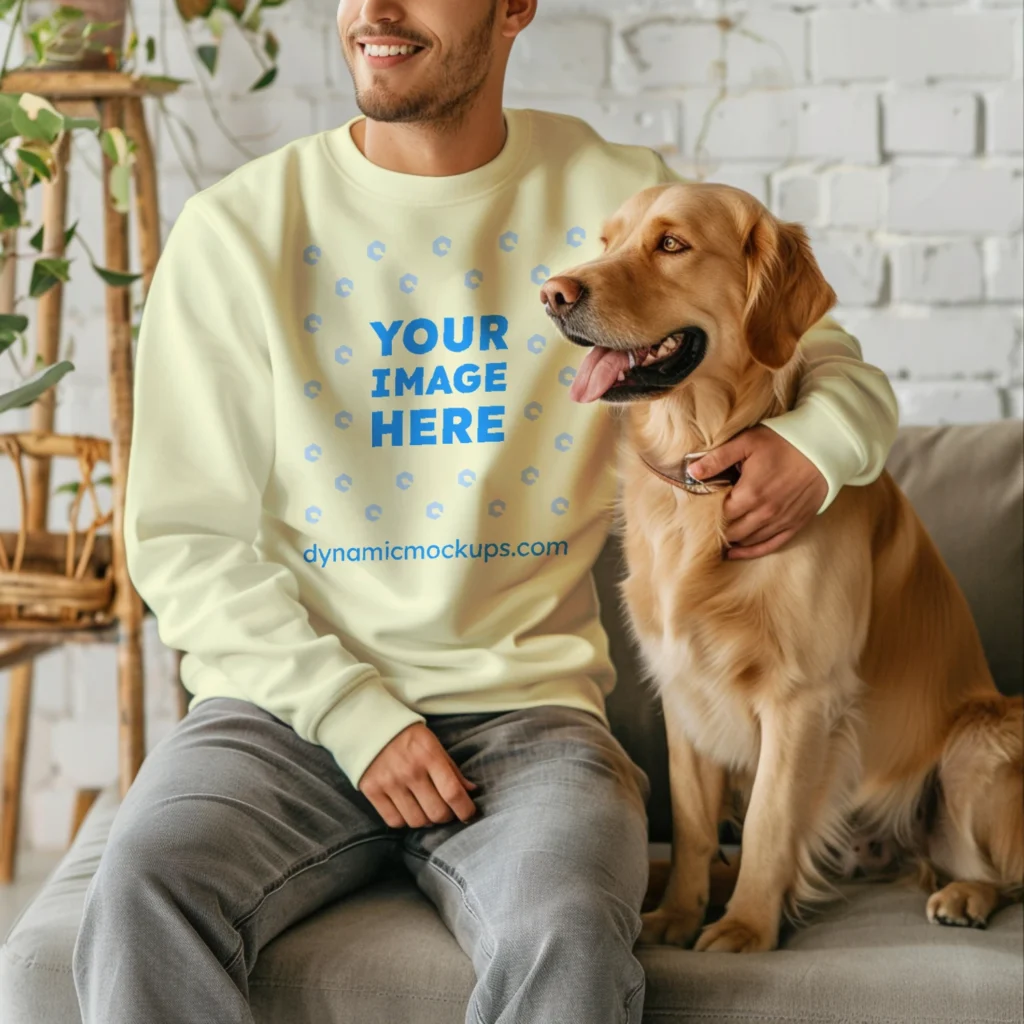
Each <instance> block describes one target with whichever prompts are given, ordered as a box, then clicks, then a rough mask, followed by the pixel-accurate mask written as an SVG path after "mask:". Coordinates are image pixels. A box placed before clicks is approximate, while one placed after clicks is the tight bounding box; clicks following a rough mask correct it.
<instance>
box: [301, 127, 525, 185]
mask: <svg viewBox="0 0 1024 1024" xmlns="http://www.w3.org/2000/svg"><path fill="white" fill-rule="evenodd" d="M503 113H504V115H505V126H506V136H505V144H504V146H502V148H501V152H499V153H498V155H497V156H496V157H494V159H493V160H490V161H488V162H487V163H486V164H483V165H482V166H481V167H475V168H473V170H471V171H465V172H464V173H462V174H451V175H445V176H440V177H438V176H431V175H422V174H402V173H400V172H398V171H390V170H387V169H386V168H384V167H380V166H378V165H377V164H375V163H373V162H372V161H370V160H368V159H367V158H366V156H364V154H363V153H362V152H361V151H360V149H359V147H358V146H357V145H356V143H355V140H354V139H353V138H352V126H353V125H354V124H356V122H358V121H361V120H363V119H364V118H363V116H362V115H359V116H358V117H354V118H352V119H351V120H350V121H348V122H346V123H345V124H343V125H341V126H340V127H338V128H334V129H331V130H329V131H326V132H324V133H323V134H322V135H321V138H322V140H323V143H324V145H325V146H326V148H327V152H328V154H329V156H330V158H331V160H332V161H333V163H334V164H335V166H336V167H337V168H338V170H339V171H340V172H341V173H342V174H343V175H344V176H345V177H346V178H348V179H349V180H350V181H351V182H353V183H355V184H356V185H358V186H359V187H360V188H363V189H365V190H366V191H368V192H373V193H376V194H377V195H382V196H387V197H388V199H389V200H391V201H392V202H407V203H431V204H439V203H453V202H463V201H468V200H472V199H478V198H480V197H481V196H483V195H485V194H486V193H488V192H492V191H494V190H495V189H498V188H500V187H501V186H503V185H505V184H507V183H508V181H509V179H510V178H511V177H512V176H513V174H514V173H515V171H516V170H517V169H518V168H519V166H520V165H521V164H522V162H523V160H524V158H525V156H526V154H527V152H528V150H529V148H530V134H531V133H530V118H529V112H528V111H526V110H514V109H509V108H505V109H504V111H503Z"/></svg>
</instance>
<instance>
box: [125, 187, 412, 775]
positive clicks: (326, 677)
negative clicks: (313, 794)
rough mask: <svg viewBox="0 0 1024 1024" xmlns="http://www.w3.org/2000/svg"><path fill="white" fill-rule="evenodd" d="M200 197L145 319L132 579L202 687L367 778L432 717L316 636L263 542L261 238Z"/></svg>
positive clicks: (138, 385) (180, 229)
mask: <svg viewBox="0 0 1024 1024" xmlns="http://www.w3.org/2000/svg"><path fill="white" fill-rule="evenodd" d="M200 201H201V199H191V200H189V202H188V203H187V204H186V206H185V208H184V210H183V211H182V213H181V215H180V216H179V218H178V220H177V221H176V223H175V225H174V227H173V229H172V231H171V233H170V235H169V237H168V240H167V244H166V247H165V250H164V253H163V255H162V257H161V259H160V262H159V264H158V267H157V270H156V274H155V276H154V278H153V283H152V287H151V289H150V293H149V296H148V298H147V301H146V307H145V312H144V315H143V320H142V327H141V332H140V337H139V342H138V352H137V359H136V370H135V375H136V376H135V418H134V424H133V430H132V448H131V457H130V463H129V471H128V480H127V493H126V508H125V517H124V533H125V543H126V550H127V560H128V570H129V574H130V576H131V578H132V581H133V583H134V584H135V586H136V588H137V590H138V591H139V593H140V594H141V595H142V597H143V598H144V599H145V601H146V602H147V604H148V605H149V606H150V608H151V609H152V610H153V611H154V613H155V614H156V616H157V621H158V629H159V634H160V637H161V639H162V640H163V642H164V643H165V644H167V645H168V646H170V647H172V648H175V649H177V650H181V651H184V652H186V656H185V658H184V659H183V664H182V675H183V682H184V683H185V685H186V687H187V688H188V689H189V690H190V691H191V692H193V693H197V692H198V691H199V690H200V689H202V690H203V691H204V692H206V693H209V692H214V693H221V694H234V695H237V696H238V697H240V698H241V699H247V700H250V701H251V702H252V703H254V704H257V705H258V706H260V707H262V708H264V709H265V710H266V711H269V712H270V713H271V714H273V715H275V716H277V717H278V718H280V719H282V720H283V721H285V722H287V723H288V724H289V725H291V726H292V727H293V728H294V729H295V731H296V732H297V733H298V735H300V736H301V737H302V738H303V739H306V740H308V741H310V742H314V743H318V744H321V745H322V746H324V747H326V748H327V749H328V750H329V751H330V752H331V753H332V754H333V756H334V758H335V760H336V761H337V762H338V764H339V766H340V767H341V768H342V770H343V771H344V772H345V773H346V774H347V775H348V777H349V778H350V779H351V780H352V782H353V784H358V781H359V778H360V776H361V775H362V773H363V772H364V771H365V769H366V768H367V767H368V765H369V764H370V762H371V761H372V760H373V758H374V757H375V756H376V754H377V753H378V752H379V751H380V750H381V749H382V748H383V747H384V746H385V745H386V744H387V743H388V741H389V740H391V739H392V738H393V737H394V736H395V735H397V734H398V733H399V732H400V731H401V730H402V729H404V728H406V727H407V726H408V725H410V724H412V723H413V722H417V721H423V720H424V719H423V718H422V716H420V715H418V714H416V713H415V712H414V711H412V710H411V709H410V708H408V707H407V706H406V705H405V704H403V703H402V702H401V701H399V700H398V699H397V698H396V697H394V696H393V695H392V694H391V693H390V691H389V690H388V689H387V688H386V687H385V685H384V683H383V680H382V678H381V676H380V674H379V673H378V671H377V670H376V669H375V668H374V667H373V666H372V665H369V664H366V663H363V662H360V661H359V660H358V659H356V658H355V657H353V656H352V655H351V654H350V653H349V652H348V651H346V650H345V648H344V647H343V646H342V643H341V641H340V640H339V639H338V637H337V636H335V635H333V634H326V635H318V634H317V632H316V631H315V630H314V629H313V627H312V625H311V623H310V621H309V615H308V612H307V609H306V608H305V607H304V606H303V604H302V603H300V600H299V586H298V582H297V580H296V577H295V575H294V574H293V572H292V571H291V570H290V569H288V568H287V567H285V566H283V565H280V564H275V563H273V562H269V561H264V560H261V558H260V557H259V556H258V553H257V551H256V550H255V548H254V541H255V539H256V537H257V532H258V528H259V524H260V518H261V508H262V498H263V493H264V488H265V487H266V485H267V482H268V480H269V478H270V474H271V470H272V466H273V460H274V418H275V408H274V394H273V380H272V376H271V364H270V357H269V354H268V347H267V344H266V340H265V329H264V327H263V319H262V316H261V310H262V308H263V306H262V302H263V299H262V294H263V293H264V291H263V290H264V289H266V282H265V281H264V280H262V279H261V269H262V268H261V265H260V263H259V260H258V258H257V257H256V256H255V255H254V254H253V252H252V248H253V247H252V246H246V245H243V244H241V241H240V236H239V234H238V229H237V228H235V227H234V225H233V224H232V223H231V222H230V221H229V220H228V218H227V217H224V216H223V214H222V213H221V211H219V210H218V209H216V208H215V209H214V210H213V212H212V213H211V212H209V211H208V210H206V209H203V208H202V207H200V206H199V205H198V202H200ZM214 217H216V218H218V219H216V220H214ZM221 221H223V223H221ZM232 243H233V244H232ZM228 268H230V271H229V270H228Z"/></svg>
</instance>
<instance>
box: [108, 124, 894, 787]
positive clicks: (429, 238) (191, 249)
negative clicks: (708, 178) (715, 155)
mask: <svg viewBox="0 0 1024 1024" xmlns="http://www.w3.org/2000/svg"><path fill="white" fill-rule="evenodd" d="M505 116H506V123H507V127H508V134H507V140H506V143H505V146H504V148H503V149H502V151H501V153H500V154H499V155H498V156H497V157H496V158H495V159H494V160H492V161H491V162H490V163H488V164H486V165H485V166H483V167H480V168H478V169H476V170H473V171H470V172H468V173H465V174H459V175H455V176H453V177H423V176H416V175H406V174H398V173H395V172H393V171H388V170H384V169H382V168H380V167H378V166H375V165H374V164H372V163H370V162H369V161H368V160H367V159H366V158H365V157H364V156H363V155H362V154H361V152H360V151H359V149H358V148H357V147H356V145H355V143H354V142H353V140H352V137H351V134H350V131H349V129H350V127H351V123H350V124H346V125H343V126H341V127H339V128H335V129H332V130H329V131H325V132H321V133H319V134H317V135H313V136H309V137H305V138H302V139H299V140H297V141H295V142H293V143H291V144H289V145H286V146H285V147H283V148H282V149H279V150H277V151H276V152H274V153H271V154H270V155H268V156H264V157H261V158H259V159H257V160H254V161H252V162H251V163H249V164H246V165H245V166H244V167H242V168H240V169H239V170H237V171H235V172H234V173H232V174H231V175H229V176H228V177H226V178H225V179H224V180H223V181H221V182H219V183H218V184H216V185H214V186H212V187H211V188H208V189H206V190H205V191H203V192H201V193H199V194H198V195H196V196H194V197H193V198H192V199H190V200H189V201H188V202H187V203H186V205H185V207H184V209H183V211H182V213H181V214H180V216H179V218H178V220H177V221H176V222H175V224H174V227H173V229H172V230H171V232H170V235H169V237H168V240H167V244H166V247H165V250H164V253H163V255H162V257H161V259H160V262H159V265H158V267H157V270H156V274H155V277H154V279H153V284H152V288H151V291H150V294H149V297H148V299H147V302H146V308H145V312H144V315H143V320H142V327H141V333H140V337H139V342H138V348H137V356H136V371H135V372H136V384H135V419H134V426H133V432H132V449H131V457H130V465H129V473H128V481H127V500H126V509H125V521H124V529H125V540H126V546H127V556H128V567H129V572H130V574H131V578H132V580H133V582H134V583H135V586H136V587H137V588H138V590H139V592H140V593H141V595H142V596H143V598H144V599H145V601H146V602H147V604H148V605H149V606H150V607H151V608H152V609H153V611H154V612H155V613H156V616H157V619H158V625H159V632H160V636H161V638H162V640H163V641H164V643H166V644H167V645H169V646H170V647H172V648H175V649H178V650H182V651H184V652H186V653H185V656H184V659H183V663H182V676H183V682H184V685H185V686H186V688H187V689H188V690H189V691H190V692H191V693H192V694H193V695H194V697H193V700H192V705H193V706H194V705H195V704H196V703H197V702H199V701H202V700H205V699H208V698H210V697H217V696H225V697H235V698H240V699H243V700H247V701H251V702H253V703H255V704H257V705H259V706H260V707H262V708H264V709H265V710H267V711H269V712H270V713H272V714H273V715H275V716H277V717H278V718H280V719H281V720H282V721H284V722H286V723H288V724H289V725H290V726H292V727H293V728H294V729H295V731H296V732H297V733H298V734H299V735H300V736H302V737H303V738H304V739H307V740H309V741H311V742H315V743H319V744H322V745H323V746H325V747H326V748H327V749H329V750H330V752H331V753H332V754H333V756H334V758H335V760H336V761H337V763H338V764H339V766H340V767H341V768H342V769H343V770H344V771H345V772H346V774H347V775H348V777H349V778H350V779H351V780H352V782H353V783H354V784H358V782H359V779H360V777H361V775H362V774H363V772H364V771H365V769H366V768H367V767H368V765H369V764H370V762H371V761H372V760H373V758H374V757H375V756H376V755H377V753H378V752H379V751H380V750H381V749H382V748H383V747H384V746H385V745H386V744H387V743H388V741H389V740H391V739H392V738H393V737H394V736H395V735H396V734H397V733H398V732H400V731H401V730H402V729H404V728H406V727H407V726H408V725H410V724H411V723H413V722H417V721H422V720H424V716H427V715H430V714H442V713H455V712H497V711H501V710H508V709H514V708H524V707H530V706H535V705H543V704H555V705H564V706H568V707H574V708H580V709H583V710H586V711H589V712H592V713H593V714H595V715H597V716H599V717H602V718H603V717H604V697H605V695H606V694H607V693H608V692H609V690H610V689H611V687H612V685H613V682H614V671H613V667H612V664H611V661H610V659H609V655H608V644H607V640H606V637H605V634H604V632H603V630H602V627H601V624H600V621H599V618H598V603H597V598H596V595H595V589H594V583H593V580H592V576H591V567H592V565H593V563H594V560H595V559H596V557H597V555H598V553H599V551H600V550H601V547H602V545H603V544H604V541H605V539H606V536H607V533H608V529H609V515H608V513H609V510H610V508H611V506H612V503H613V499H614V493H615V476H614V467H613V464H612V459H611V457H610V454H611V452H612V450H613V441H614V431H615V420H614V419H613V417H612V416H611V415H610V412H609V410H608V408H607V407H606V406H604V405H602V404H601V403H593V404H590V405H582V404H577V403H574V402H572V401H570V400H569V397H568V391H569V386H570V385H571V383H572V379H573V376H574V373H575V369H576V367H577V366H578V365H579V361H580V359H581V358H582V355H583V353H582V351H581V350H580V349H578V348H576V347H574V346H571V345H570V344H568V343H567V342H565V341H563V340H561V339H560V338H559V337H558V336H557V334H556V332H555V330H554V329H553V327H552V325H551V324H550V322H549V321H548V319H547V317H546V316H545V314H544V310H543V307H542V304H541V302H540V300H539V290H540V286H541V284H542V283H543V282H544V280H545V279H546V278H547V277H548V276H549V275H551V274H553V273H555V272H557V271H559V270H560V269H563V268H564V267H566V266H569V265H571V264H574V263H577V262H580V261H582V260H584V259H586V258H588V257H589V256H591V255H593V254H596V253H597V252H598V251H599V248H600V245H599V243H598V241H597V239H598V236H599V234H600V230H599V229H600V225H601V222H602V220H603V219H604V218H605V217H606V216H608V215H609V214H610V213H611V212H613V211H614V210H615V209H616V208H617V207H618V206H619V205H620V203H622V202H623V201H624V200H625V199H626V198H627V197H628V196H630V195H631V194H632V193H634V192H636V191H638V190H639V189H641V188H645V187H647V186H649V185H652V184H656V183H658V182H662V181H665V180H671V178H672V176H671V172H669V171H668V170H667V168H666V167H665V164H664V163H663V161H662V160H661V159H660V158H659V157H658V156H656V155H655V154H654V153H652V152H651V151H649V150H647V149H643V148H639V147H628V146H620V145H612V144H610V143H607V142H605V141H604V140H602V139H601V138H600V137H599V136H598V135H597V134H596V133H595V132H594V131H593V130H592V129H590V128H589V127H588V126H587V125H585V124H584V123H582V122H581V121H578V120H576V119H574V118H568V117H561V116H556V115H552V114H546V113H540V112H537V111H528V110H511V109H510V110H507V111H506V115H505ZM802 346H803V350H804V353H805V355H806V358H807V371H806V374H805V377H804V381H803V385H802V388H801V392H800V396H799V400H798V403H797V406H796V408H795V409H794V411H792V412H790V413H788V414H786V415H784V416H781V417H779V418H778V419H775V420H772V421H770V422H769V424H768V425H769V426H770V427H772V428H773V429H774V430H776V431H778V432H779V433H780V434H781V435H782V436H783V437H785V438H786V439H787V440H789V441H790V442H791V443H792V444H794V445H795V446H796V447H797V448H798V449H799V450H800V451H802V452H803V453H804V454H805V455H807V457H808V458H810V459H811V460H812V461H813V462H814V464H815V465H816V466H817V467H818V468H819V469H820V470H821V472H822V473H823V474H824V476H825V478H826V479H827V481H828V484H829V491H828V498H827V499H826V503H825V504H826V505H827V504H828V503H829V502H830V501H831V500H832V499H833V497H834V496H835V494H836V492H837V491H838V489H839V488H840V487H841V486H843V485H844V484H863V483H867V482H869V481H871V480H873V479H874V478H875V477H876V476H878V474H879V473H880V472H881V470H882V468H883V464H884V461H885V458H886V455H887V453H888V450H889V446H890V444H891V442H892V440H893V437H894V434H895V429H896V405H895V400H894V398H893V393H892V390H891V388H890V387H889V384H888V382H887V380H886V378H885V377H884V375H883V374H882V373H880V372H879V371H878V370H876V369H874V368H872V367H870V366H866V365H865V364H864V363H863V362H861V358H860V357H861V353H860V348H859V346H858V344H857V342H856V340H855V339H854V338H852V337H850V336H849V335H848V334H846V333H845V332H844V331H843V330H842V329H841V328H840V327H839V326H838V325H837V324H836V323H834V322H833V321H831V320H826V321H823V322H822V324H821V325H819V327H817V328H815V329H814V330H813V331H811V332H810V333H809V334H808V335H807V336H806V337H805V338H804V339H803V342H802Z"/></svg>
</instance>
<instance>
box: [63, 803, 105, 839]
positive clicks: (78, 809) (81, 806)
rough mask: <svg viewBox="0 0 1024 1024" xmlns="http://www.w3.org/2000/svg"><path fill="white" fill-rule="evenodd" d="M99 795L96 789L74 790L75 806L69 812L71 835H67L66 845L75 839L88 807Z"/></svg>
mask: <svg viewBox="0 0 1024 1024" xmlns="http://www.w3.org/2000/svg"><path fill="white" fill-rule="evenodd" d="M99 795H100V791H99V790H98V789H79V790H76V791H75V806H74V808H73V810H72V812H71V835H69V836H68V846H70V845H71V844H72V843H73V842H74V841H75V836H77V835H78V830H79V829H80V828H81V827H82V822H83V821H85V816H86V815H87V814H88V813H89V809H90V808H91V807H92V805H93V804H94V803H96V797H98V796H99Z"/></svg>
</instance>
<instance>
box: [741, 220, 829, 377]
mask: <svg viewBox="0 0 1024 1024" xmlns="http://www.w3.org/2000/svg"><path fill="white" fill-rule="evenodd" d="M743 251H744V256H745V258H746V261H747V303H746V307H745V308H744V311H743V326H744V332H745V334H746V338H747V347H748V348H749V349H750V354H751V355H752V356H753V357H754V358H755V359H756V360H757V361H758V362H759V363H761V365H762V366H767V367H768V368H769V369H770V370H778V369H781V368H782V367H783V366H785V365H786V363H788V362H789V361H790V359H792V358H793V353H794V352H795V351H796V346H797V342H798V341H799V340H800V338H801V337H802V336H803V335H804V333H805V332H806V331H807V329H808V328H810V327H811V326H813V325H814V324H815V323H817V322H818V320H820V319H821V318H822V317H823V316H824V315H825V314H826V313H827V312H828V311H829V310H830V309H831V308H832V307H833V306H834V305H835V302H836V293H835V292H834V291H833V290H832V289H831V287H830V286H829V283H828V282H827V281H826V280H825V278H824V276H823V275H822V273H821V269H820V268H819V266H818V261H817V260H816V259H815V258H814V253H813V252H812V251H811V243H810V242H809V241H808V238H807V232H806V231H804V229H803V228H802V227H801V226H800V225H799V224H789V223H785V222H783V221H780V220H777V219H776V218H775V217H773V216H772V215H771V214H770V213H768V212H767V210H762V211H760V212H759V213H758V214H757V215H756V219H755V220H754V222H753V224H752V225H750V227H749V228H748V231H747V234H746V239H745V241H744V245H743Z"/></svg>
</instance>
